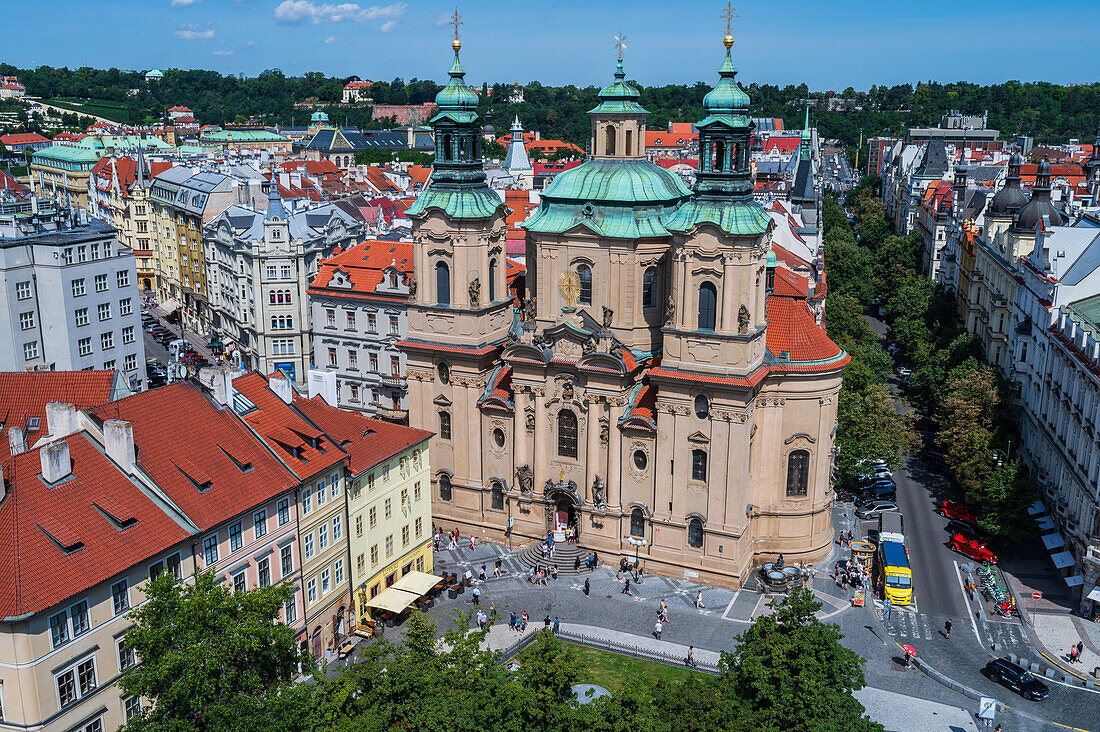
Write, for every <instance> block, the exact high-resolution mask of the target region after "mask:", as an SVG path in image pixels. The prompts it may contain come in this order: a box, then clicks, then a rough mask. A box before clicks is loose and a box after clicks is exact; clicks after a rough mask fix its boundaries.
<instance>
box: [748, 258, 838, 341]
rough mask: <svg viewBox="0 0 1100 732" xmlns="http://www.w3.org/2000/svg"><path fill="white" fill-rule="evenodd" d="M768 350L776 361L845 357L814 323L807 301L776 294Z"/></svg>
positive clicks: (770, 314) (771, 305) (771, 308)
mask: <svg viewBox="0 0 1100 732" xmlns="http://www.w3.org/2000/svg"><path fill="white" fill-rule="evenodd" d="M778 274H779V271H778V270H776V275H777V276H778ZM777 281H778V280H777ZM767 347H768V350H769V351H770V352H771V354H772V355H773V356H775V357H776V358H779V357H780V354H781V353H788V354H790V360H791V361H821V360H825V359H830V358H836V357H837V356H839V355H841V354H842V353H843V351H841V349H840V346H838V345H837V344H835V343H833V342H832V341H831V340H829V336H827V335H826V334H825V330H824V329H823V328H821V326H819V325H818V324H817V322H816V321H815V320H814V316H813V313H811V312H810V308H809V307H807V305H806V301H805V299H799V298H795V297H780V296H778V295H776V294H774V293H773V294H772V296H771V297H770V298H768V334H767Z"/></svg>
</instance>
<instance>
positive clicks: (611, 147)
mask: <svg viewBox="0 0 1100 732" xmlns="http://www.w3.org/2000/svg"><path fill="white" fill-rule="evenodd" d="M603 139H604V148H603V154H604V155H614V154H615V125H608V126H607V127H606V128H605V129H604V138H603Z"/></svg>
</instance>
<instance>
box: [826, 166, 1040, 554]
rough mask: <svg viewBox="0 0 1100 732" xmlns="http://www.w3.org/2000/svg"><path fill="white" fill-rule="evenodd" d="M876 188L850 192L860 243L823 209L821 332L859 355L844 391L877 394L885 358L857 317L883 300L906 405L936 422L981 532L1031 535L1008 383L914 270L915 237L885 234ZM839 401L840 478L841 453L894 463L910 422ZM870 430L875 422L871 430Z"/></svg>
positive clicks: (835, 210) (939, 291)
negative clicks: (1013, 452)
mask: <svg viewBox="0 0 1100 732" xmlns="http://www.w3.org/2000/svg"><path fill="white" fill-rule="evenodd" d="M878 185H879V183H878V180H877V179H875V178H866V179H864V180H863V181H861V182H860V184H859V185H858V186H857V187H856V188H855V189H853V190H852V191H851V192H850V193H849V194H848V198H847V204H848V208H849V210H850V211H851V212H852V214H853V215H854V217H855V222H854V229H855V234H856V235H857V236H858V243H857V241H856V238H855V236H853V235H852V229H851V227H849V226H848V222H847V221H846V218H845V215H844V211H843V209H841V208H840V206H839V205H838V204H837V203H836V202H835V201H831V200H830V201H828V202H827V203H826V206H825V211H824V218H825V222H824V223H825V227H826V234H825V262H826V266H827V267H828V268H829V288H830V294H829V298H828V300H827V312H828V316H827V323H828V325H827V327H828V330H829V333H830V335H834V334H835V337H837V338H841V339H842V341H838V342H840V343H842V345H843V344H844V343H853V340H854V341H855V343H853V345H854V346H855V347H856V348H857V349H862V350H858V351H856V352H855V353H854V354H853V366H854V367H855V368H853V367H849V370H848V372H847V373H846V375H845V379H844V384H845V390H849V391H853V392H854V391H856V390H857V389H859V390H862V393H864V394H868V393H873V394H881V393H882V391H883V390H884V389H885V375H886V372H887V370H888V369H889V368H890V366H891V365H892V360H891V359H890V358H889V357H888V356H887V355H886V354H885V353H883V352H882V351H881V348H879V346H878V344H877V337H876V338H874V340H875V341H876V342H875V343H874V344H871V345H869V346H868V345H867V344H866V343H865V342H864V340H861V338H862V339H866V338H867V334H868V333H869V330H865V329H866V319H865V318H863V317H862V313H863V311H864V310H865V308H866V307H867V306H868V305H869V304H870V303H871V302H872V301H874V302H876V303H880V304H881V305H882V306H884V307H885V308H886V313H887V315H886V320H887V322H888V323H889V326H890V328H889V334H888V337H889V340H890V342H891V343H892V344H893V346H894V347H895V349H896V358H897V359H898V361H899V362H901V363H905V364H907V365H908V366H909V367H910V368H911V370H912V374H911V376H910V377H909V388H908V392H909V398H910V401H911V402H912V404H913V406H914V407H916V409H917V410H918V411H919V412H920V413H921V414H923V415H925V416H926V417H927V418H929V419H930V420H933V421H934V422H935V423H937V424H938V425H939V430H938V432H937V435H936V440H937V443H938V445H939V447H940V450H941V451H942V453H943V455H944V459H945V462H946V463H947V466H948V467H949V468H950V469H951V472H952V474H953V475H954V477H955V480H956V481H957V482H958V484H959V486H960V487H961V488H962V490H963V491H964V492H965V494H966V495H967V497H968V499H969V500H971V501H973V502H975V503H977V504H978V505H980V506H981V507H982V513H981V520H980V523H981V525H982V528H983V529H985V530H986V531H987V532H988V533H989V534H990V535H991V536H996V537H1000V538H1004V539H1011V540H1019V539H1020V538H1022V537H1023V536H1026V535H1027V533H1028V532H1029V531H1030V530H1031V528H1030V527H1031V522H1030V520H1029V519H1028V517H1027V511H1026V508H1027V505H1028V504H1029V503H1030V501H1031V495H1032V490H1031V485H1030V481H1029V480H1028V478H1027V475H1026V471H1025V470H1024V468H1023V467H1022V466H1021V463H1020V461H1019V460H1018V459H1009V455H1008V452H1009V446H1010V445H1011V442H1012V440H1013V437H1014V435H1016V434H1017V430H1018V425H1017V424H1016V423H1015V420H1014V419H1013V418H1012V410H1011V409H1010V408H1009V402H1010V400H1011V389H1010V386H1009V384H1008V382H1007V381H1006V380H1005V379H1004V378H1003V377H1001V375H1000V374H999V373H998V372H997V371H996V370H995V369H993V368H992V367H991V366H989V365H988V364H987V363H985V360H984V357H983V353H982V349H981V346H980V344H979V343H978V342H977V340H976V339H975V338H974V336H973V335H971V334H970V333H967V332H966V331H965V330H964V329H962V328H961V327H960V325H959V323H958V319H957V318H956V313H957V309H956V303H955V298H954V295H953V294H952V293H950V292H948V291H947V290H945V289H944V288H943V286H942V285H939V284H937V283H935V282H933V281H932V280H931V279H930V278H928V277H927V276H925V275H924V274H923V273H922V272H921V264H920V257H921V250H922V247H923V242H922V239H921V236H920V234H919V233H917V232H913V233H910V234H908V235H907V236H905V237H898V236H895V235H893V234H891V233H890V224H889V222H888V221H887V219H886V216H885V209H884V207H883V203H882V199H881V198H880V196H879V194H878V190H877V188H878ZM838 230H839V232H840V233H837V232H838ZM834 298H835V299H834ZM852 333H855V334H857V335H858V334H861V338H854V337H853V335H852ZM856 354H859V355H856ZM868 374H870V377H869V376H868ZM869 382H871V386H867V384H868V383H869ZM886 393H887V394H888V390H886ZM844 396H845V393H844V390H842V392H841V397H842V398H841V401H840V407H841V414H840V416H839V420H840V424H841V428H840V431H839V433H838V442H840V444H841V454H840V457H839V458H838V464H839V465H840V468H841V472H842V475H844V476H845V477H847V476H849V475H850V474H851V467H850V464H851V461H852V459H853V456H852V455H849V456H848V457H847V459H846V458H845V448H846V447H848V448H849V449H850V450H851V452H854V453H855V457H863V456H865V454H868V453H873V452H874V451H875V450H886V451H887V452H888V454H889V455H890V457H891V458H892V457H893V455H894V454H895V453H894V447H895V446H900V447H904V446H906V445H909V446H911V445H915V444H916V441H915V439H914V437H913V434H912V429H911V423H910V422H909V421H908V420H906V419H904V418H902V419H901V420H900V421H898V420H891V419H886V418H883V419H882V420H881V421H880V422H874V421H872V420H871V419H869V418H868V417H867V411H868V410H867V409H866V407H865V406H863V405H865V403H866V401H865V400H864V401H857V402H855V403H854V404H853V400H852V399H849V400H848V401H846V400H845V398H844ZM875 404H876V405H877V404H879V402H877V401H876V402H875ZM875 414H878V412H875ZM869 424H870V425H876V424H880V425H882V426H881V428H880V429H878V430H873V429H869Z"/></svg>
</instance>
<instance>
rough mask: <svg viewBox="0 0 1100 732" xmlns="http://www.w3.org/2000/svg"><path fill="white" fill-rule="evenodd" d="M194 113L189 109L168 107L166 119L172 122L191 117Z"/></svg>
mask: <svg viewBox="0 0 1100 732" xmlns="http://www.w3.org/2000/svg"><path fill="white" fill-rule="evenodd" d="M194 114H195V113H194V112H193V111H192V110H191V108H190V107H169V108H168V118H169V119H172V120H177V119H180V118H181V117H192V116H194Z"/></svg>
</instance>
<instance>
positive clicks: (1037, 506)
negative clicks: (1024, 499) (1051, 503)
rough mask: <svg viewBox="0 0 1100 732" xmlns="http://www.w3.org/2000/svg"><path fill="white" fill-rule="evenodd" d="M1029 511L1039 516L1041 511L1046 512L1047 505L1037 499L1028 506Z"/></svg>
mask: <svg viewBox="0 0 1100 732" xmlns="http://www.w3.org/2000/svg"><path fill="white" fill-rule="evenodd" d="M1027 512H1028V513H1029V514H1031V515H1032V516H1038V515H1039V514H1041V513H1046V512H1047V507H1046V506H1044V505H1043V502H1042V501H1035V503H1033V504H1031V506H1030V507H1028V509H1027Z"/></svg>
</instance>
